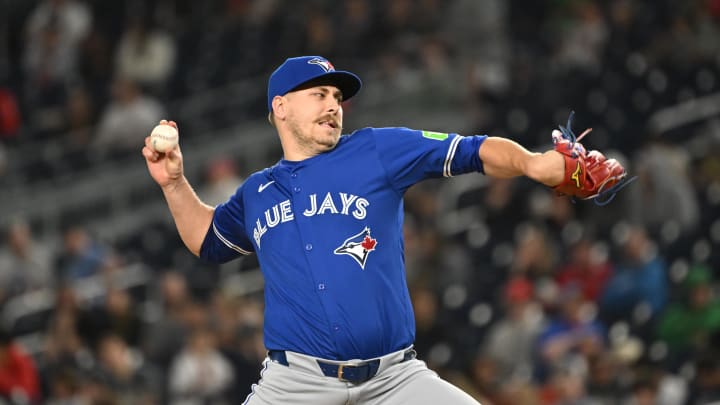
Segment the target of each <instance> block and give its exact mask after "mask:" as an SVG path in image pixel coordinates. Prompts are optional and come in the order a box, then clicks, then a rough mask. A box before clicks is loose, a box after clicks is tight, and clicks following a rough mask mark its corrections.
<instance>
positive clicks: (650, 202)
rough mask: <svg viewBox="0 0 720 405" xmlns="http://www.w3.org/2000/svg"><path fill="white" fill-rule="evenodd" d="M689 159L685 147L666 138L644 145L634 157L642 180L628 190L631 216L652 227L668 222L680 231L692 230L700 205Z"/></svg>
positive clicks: (698, 214)
mask: <svg viewBox="0 0 720 405" xmlns="http://www.w3.org/2000/svg"><path fill="white" fill-rule="evenodd" d="M689 163H690V156H689V155H688V153H687V151H686V150H684V149H683V148H681V147H678V146H675V145H671V144H669V143H667V142H661V141H655V142H652V143H650V144H649V145H646V146H645V147H643V149H642V152H640V153H639V154H638V156H637V158H636V159H635V169H636V173H637V176H638V183H639V184H637V185H635V186H634V187H628V190H627V191H628V196H629V197H630V207H629V208H630V210H631V211H630V214H629V217H630V218H634V219H636V220H638V221H639V222H640V223H641V224H643V225H645V226H646V227H647V228H648V229H650V230H652V231H657V230H659V229H660V228H661V227H662V226H663V225H665V224H673V225H674V226H675V227H677V228H678V229H679V231H681V232H687V231H692V230H693V229H694V228H695V227H696V226H697V224H698V220H699V218H700V206H699V204H698V201H697V194H696V193H695V192H694V191H693V185H692V182H691V181H690V174H689V172H688V168H689ZM658 201H662V202H663V203H662V204H658V203H657V202H658Z"/></svg>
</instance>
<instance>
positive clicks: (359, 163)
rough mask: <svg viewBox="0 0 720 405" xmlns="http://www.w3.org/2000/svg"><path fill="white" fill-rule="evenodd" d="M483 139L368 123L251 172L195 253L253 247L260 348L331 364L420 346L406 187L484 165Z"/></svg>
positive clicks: (223, 253)
mask: <svg viewBox="0 0 720 405" xmlns="http://www.w3.org/2000/svg"><path fill="white" fill-rule="evenodd" d="M485 138H486V137H485V136H469V137H463V136H460V135H457V134H444V133H437V132H429V131H418V130H411V129H408V128H365V129H361V130H358V131H355V132H354V133H352V134H350V135H343V136H341V137H340V140H339V142H338V144H337V146H336V147H335V148H334V149H333V150H332V151H330V152H327V153H322V154H320V155H317V156H314V157H312V158H309V159H306V160H303V161H299V162H291V161H287V160H281V161H279V162H278V163H277V164H276V165H274V166H272V167H270V168H267V169H264V170H262V171H259V172H256V173H254V174H252V175H251V176H250V177H249V178H248V179H247V180H246V181H245V182H244V183H243V184H242V185H241V186H240V187H239V188H238V190H237V192H236V193H235V194H234V195H233V196H232V197H231V198H230V199H229V200H228V201H227V202H225V203H223V204H220V205H219V206H217V207H216V209H215V214H214V217H213V222H212V226H211V228H210V229H209V230H208V233H207V236H206V237H205V240H204V242H203V245H202V248H201V252H200V256H201V257H202V258H204V259H206V260H210V261H213V262H225V261H228V260H231V259H233V258H236V257H238V256H239V255H244V254H250V253H252V252H254V253H256V254H257V256H258V261H259V263H260V268H261V270H262V273H263V277H264V280H265V322H264V338H265V346H266V348H267V349H269V350H290V351H294V352H299V353H305V354H308V355H311V356H316V357H321V358H325V359H334V360H350V359H368V358H374V357H379V356H382V355H385V354H387V353H390V352H393V351H396V350H401V349H403V348H405V347H408V346H409V345H410V344H412V343H413V341H414V338H415V318H414V314H413V310H412V307H411V303H410V294H409V292H408V288H407V282H406V280H405V262H404V246H403V200H402V198H403V195H404V193H405V191H406V190H407V189H408V188H409V187H410V186H412V185H413V184H415V183H417V182H419V181H420V180H423V179H426V178H431V177H442V176H445V177H451V176H453V175H457V174H461V173H466V172H471V171H477V172H482V170H483V168H482V162H481V161H480V157H479V156H478V149H479V148H480V145H481V144H482V142H483V141H484V140H485Z"/></svg>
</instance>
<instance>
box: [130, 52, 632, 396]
mask: <svg viewBox="0 0 720 405" xmlns="http://www.w3.org/2000/svg"><path fill="white" fill-rule="evenodd" d="M361 85H362V83H361V81H360V79H359V78H358V76H356V75H355V74H353V73H350V72H347V71H339V70H335V68H334V67H333V65H332V64H331V63H330V62H329V61H328V60H327V59H325V58H323V57H320V56H303V57H296V58H290V59H287V60H286V61H285V62H284V63H283V64H282V65H280V66H279V67H278V68H277V69H276V70H275V71H274V72H273V73H272V75H271V76H270V79H269V83H268V94H267V108H268V111H269V120H270V122H271V124H272V125H273V126H274V127H275V128H276V130H277V133H278V135H279V137H280V142H281V144H282V149H283V156H282V159H280V160H279V161H278V162H277V163H276V164H275V165H274V166H272V167H268V168H266V169H264V170H260V171H258V172H255V173H254V174H252V175H251V176H250V177H249V178H248V179H247V180H246V181H245V182H244V183H243V184H242V185H241V186H240V187H239V188H238V190H237V191H236V193H235V194H234V195H233V196H231V197H229V200H228V201H227V202H225V203H223V204H220V205H218V206H217V207H211V206H209V205H207V204H204V203H203V202H202V201H201V200H200V199H199V198H198V197H197V195H196V194H195V192H194V191H193V189H192V187H191V185H190V184H189V183H188V181H187V179H186V178H185V177H184V175H183V159H182V153H181V152H180V148H179V147H177V146H176V147H175V148H174V149H172V150H171V151H169V152H167V153H158V152H156V151H154V150H153V149H152V146H151V144H150V142H149V138H147V139H146V141H145V147H144V148H143V151H142V152H143V155H144V157H145V159H146V161H147V165H148V169H149V171H150V175H151V176H152V178H153V179H154V180H155V181H156V182H157V183H158V184H159V185H160V187H161V189H162V191H163V194H164V196H165V199H166V200H167V204H168V206H169V208H170V212H171V214H172V216H173V219H174V221H175V224H176V226H177V229H178V231H179V234H180V237H181V238H182V240H183V242H184V243H185V245H186V246H187V247H188V249H189V250H190V251H191V252H192V253H194V254H195V255H197V256H199V257H201V258H203V259H205V260H209V261H212V262H226V261H228V260H232V259H234V258H237V257H239V256H241V255H249V254H252V253H254V254H256V255H257V257H258V260H259V263H260V267H261V270H262V273H263V276H264V279H265V322H264V338H265V346H266V348H267V350H268V356H267V358H266V359H265V361H264V362H263V369H262V372H261V375H260V380H259V382H258V383H257V384H254V385H253V388H252V393H251V394H250V395H249V396H248V397H247V399H246V401H245V403H246V404H251V405H262V404H313V405H318V404H319V405H341V404H410V403H412V404H433V405H436V404H477V402H476V401H475V400H474V399H473V398H471V397H470V396H469V395H467V394H466V393H464V392H462V391H461V390H460V389H458V388H456V387H454V386H453V385H451V384H450V383H448V382H446V381H444V380H442V379H441V378H439V377H438V376H437V374H436V373H434V372H433V371H431V370H429V369H428V368H427V367H426V365H425V363H424V362H422V361H421V360H418V359H416V358H415V352H414V351H413V349H412V345H413V339H414V336H415V320H414V318H413V310H412V307H411V304H410V296H409V293H408V288H407V283H406V280H405V268H404V258H403V237H402V234H403V194H404V193H405V191H406V190H407V189H408V188H409V187H410V186H412V185H413V184H415V183H417V182H419V181H421V180H423V179H426V178H430V177H452V176H456V175H459V174H463V173H468V172H480V173H484V174H485V175H488V176H497V177H513V176H521V175H524V176H528V177H530V178H532V179H534V180H536V181H538V182H540V183H542V184H545V185H547V186H551V187H554V188H555V189H556V190H557V191H558V192H561V193H564V194H570V195H574V196H578V197H580V198H593V197H597V195H598V194H599V192H600V191H602V190H603V189H610V188H611V187H612V186H613V185H615V184H616V183H618V182H619V181H620V180H621V179H622V178H623V177H624V175H625V171H624V170H623V169H622V166H620V165H619V164H618V163H617V162H616V161H614V160H612V159H611V160H606V159H605V158H604V156H602V155H601V154H600V153H599V152H592V153H590V154H588V153H586V152H585V150H584V148H583V147H582V145H581V144H579V143H577V142H576V140H575V139H574V134H572V131H570V130H569V128H567V131H566V128H564V127H562V128H563V132H559V131H558V132H555V133H554V139H555V141H556V146H555V150H550V151H547V152H545V153H531V152H529V151H527V150H526V149H525V148H523V147H522V146H520V145H518V144H517V143H515V142H513V141H511V140H508V139H503V138H498V137H488V136H484V135H483V136H460V135H458V134H454V133H442V132H432V131H422V130H413V129H408V128H399V127H398V128H364V129H360V130H357V131H355V132H353V133H352V134H349V135H341V132H342V125H343V108H342V102H343V101H345V100H347V99H349V98H350V97H352V96H354V95H355V94H356V93H357V92H358V90H360V87H361ZM161 123H164V124H168V125H172V126H175V127H176V126H177V125H176V124H175V123H174V122H173V121H169V122H167V121H162V122H161ZM570 138H572V139H570ZM591 155H592V156H591ZM602 176H604V177H602ZM601 177H602V178H601Z"/></svg>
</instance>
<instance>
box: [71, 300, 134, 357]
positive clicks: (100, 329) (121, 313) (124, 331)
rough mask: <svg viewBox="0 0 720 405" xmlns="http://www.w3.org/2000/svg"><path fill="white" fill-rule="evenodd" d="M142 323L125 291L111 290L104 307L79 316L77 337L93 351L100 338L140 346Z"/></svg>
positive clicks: (92, 309)
mask: <svg viewBox="0 0 720 405" xmlns="http://www.w3.org/2000/svg"><path fill="white" fill-rule="evenodd" d="M142 326H143V324H142V320H141V319H140V314H139V311H138V308H136V307H135V305H134V303H133V300H132V297H131V296H130V294H129V293H128V291H127V290H123V289H119V288H113V287H110V288H109V290H108V291H107V293H106V294H105V303H104V305H102V306H100V307H92V308H90V309H89V310H87V311H83V312H81V316H80V319H79V329H80V333H81V335H82V336H83V338H84V339H85V341H86V343H87V344H88V345H89V346H90V347H92V348H96V347H97V344H98V343H99V342H100V340H101V339H102V337H103V336H105V335H107V334H112V335H114V336H117V337H118V338H120V339H122V340H123V341H124V342H125V343H126V344H127V345H129V346H139V344H140V337H141V336H142Z"/></svg>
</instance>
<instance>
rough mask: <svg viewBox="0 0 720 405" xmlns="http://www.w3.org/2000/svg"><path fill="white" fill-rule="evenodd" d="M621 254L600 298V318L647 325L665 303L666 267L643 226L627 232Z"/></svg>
mask: <svg viewBox="0 0 720 405" xmlns="http://www.w3.org/2000/svg"><path fill="white" fill-rule="evenodd" d="M623 252H624V257H623V259H622V260H621V261H619V262H618V264H617V266H616V267H615V272H614V274H613V276H612V277H611V278H610V280H609V281H608V283H607V284H606V287H605V291H604V292H603V294H602V296H601V298H600V308H599V309H600V313H601V316H602V317H603V319H606V320H607V321H608V322H609V323H610V322H613V321H615V320H618V319H625V320H631V319H632V320H635V321H636V322H638V323H640V324H641V325H642V324H644V325H648V324H650V323H649V322H650V321H651V320H652V319H653V318H654V317H656V316H657V315H658V314H659V313H660V311H661V310H662V309H663V307H664V306H665V302H666V300H667V275H666V274H667V265H666V264H665V261H664V259H663V258H662V257H661V256H660V255H659V254H658V251H657V247H656V246H655V244H654V242H653V240H652V239H650V237H649V236H648V234H647V231H646V230H645V228H643V227H639V226H638V227H633V228H631V229H630V230H629V231H628V234H627V238H626V241H625V242H624V244H623Z"/></svg>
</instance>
